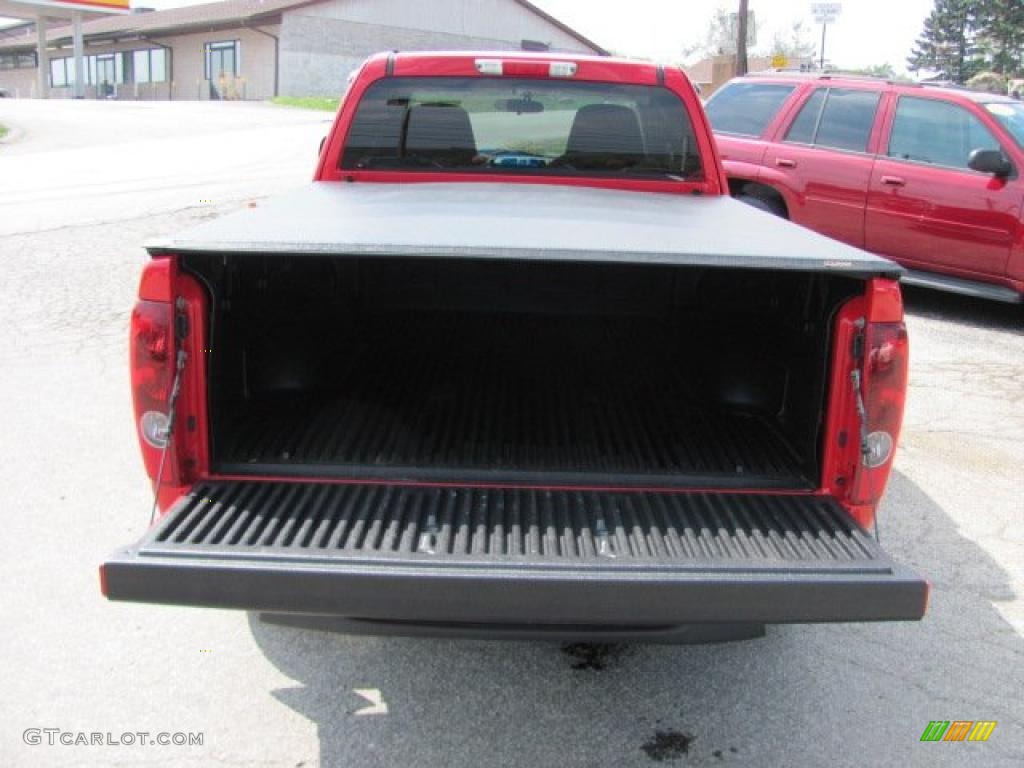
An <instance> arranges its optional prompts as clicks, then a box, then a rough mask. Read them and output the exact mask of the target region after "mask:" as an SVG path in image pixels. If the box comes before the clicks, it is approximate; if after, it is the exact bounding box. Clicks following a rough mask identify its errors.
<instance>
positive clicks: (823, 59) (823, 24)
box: [821, 22, 828, 70]
mask: <svg viewBox="0 0 1024 768" xmlns="http://www.w3.org/2000/svg"><path fill="white" fill-rule="evenodd" d="M826 29H828V22H822V23H821V69H822V70H824V69H825V30H826Z"/></svg>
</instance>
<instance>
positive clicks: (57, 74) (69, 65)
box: [50, 56, 75, 88]
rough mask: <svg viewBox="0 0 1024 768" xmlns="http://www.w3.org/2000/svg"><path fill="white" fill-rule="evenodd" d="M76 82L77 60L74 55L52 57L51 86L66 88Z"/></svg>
mask: <svg viewBox="0 0 1024 768" xmlns="http://www.w3.org/2000/svg"><path fill="white" fill-rule="evenodd" d="M74 83H75V60H74V58H73V57H70V56H69V57H67V58H64V59H50V86H51V87H53V88H66V87H68V86H69V85H74Z"/></svg>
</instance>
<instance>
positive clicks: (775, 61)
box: [772, 53, 789, 69]
mask: <svg viewBox="0 0 1024 768" xmlns="http://www.w3.org/2000/svg"><path fill="white" fill-rule="evenodd" d="M788 66H789V58H788V57H787V56H785V55H784V54H781V53H776V54H775V55H774V56H772V69H785V68H786V67H788Z"/></svg>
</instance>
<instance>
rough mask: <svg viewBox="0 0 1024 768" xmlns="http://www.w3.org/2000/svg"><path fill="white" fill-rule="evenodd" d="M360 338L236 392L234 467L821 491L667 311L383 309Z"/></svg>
mask: <svg viewBox="0 0 1024 768" xmlns="http://www.w3.org/2000/svg"><path fill="white" fill-rule="evenodd" d="M352 335H353V336H354V337H355V339H354V341H353V342H351V343H348V344H343V345H339V352H338V355H343V356H344V358H345V362H344V365H343V367H342V368H341V370H340V371H339V372H338V373H337V374H336V375H334V376H332V377H331V379H330V388H326V387H325V388H319V389H312V390H310V391H295V390H288V391H278V392H269V393H262V394H258V393H257V394H253V396H252V397H250V398H248V399H244V400H238V401H233V410H232V411H231V412H230V413H229V414H228V415H227V416H226V418H225V419H224V421H223V423H222V424H221V426H220V429H219V431H218V434H219V435H220V436H221V439H220V441H219V442H218V443H217V444H216V450H215V453H216V456H217V457H218V459H219V468H220V469H221V470H222V471H225V472H229V473H253V472H259V473H264V474H273V475H279V474H287V475H291V474H295V473H296V471H298V473H299V474H304V475H309V476H317V475H319V476H349V477H351V476H368V475H369V476H374V475H376V476H382V475H385V473H386V476H392V477H394V476H398V477H404V478H420V479H450V478H451V477H452V476H453V475H454V474H457V476H458V477H459V478H461V479H463V480H466V479H469V478H474V479H478V480H488V479H490V480H493V479H496V478H504V479H508V478H510V477H512V476H513V473H514V475H515V476H517V477H518V478H519V479H520V480H528V479H529V477H530V476H531V475H532V476H533V478H534V479H537V478H538V477H540V476H541V473H542V474H543V478H544V480H545V482H553V481H559V480H560V481H564V482H588V481H589V482H619V483H623V482H629V483H646V484H665V483H669V484H678V483H680V482H684V481H685V482H686V483H687V484H689V485H691V486H708V485H714V484H718V485H720V484H722V483H723V482H725V483H727V484H729V485H731V486H733V487H737V486H738V487H770V488H778V487H788V488H810V487H813V482H814V479H813V478H812V477H810V476H808V467H809V466H813V464H812V463H811V462H808V461H807V460H806V458H805V459H804V460H803V461H801V460H800V458H799V457H798V454H797V452H796V451H795V450H794V448H793V447H792V446H791V445H790V443H789V442H788V441H787V438H786V437H785V436H784V435H783V433H782V431H781V430H779V429H778V427H777V426H776V424H775V423H774V422H773V420H772V419H771V418H770V417H765V416H762V415H758V414H755V413H749V412H744V411H742V410H739V409H737V408H730V407H728V406H725V405H719V406H717V407H716V406H711V405H708V403H707V402H706V401H705V400H703V399H702V398H701V396H700V393H699V392H698V383H697V381H696V379H695V377H694V374H693V372H692V368H693V367H694V366H693V365H689V366H687V365H686V364H685V363H684V362H681V361H680V354H679V352H678V347H679V340H678V339H676V338H673V335H672V329H671V327H669V326H667V325H666V324H665V323H662V322H658V321H657V320H655V319H649V318H621V317H616V318H609V317H589V316H583V317H578V316H562V317H558V316H556V317H550V316H538V315H498V314H476V315H472V316H467V315H463V314H457V313H427V312H402V313H382V314H379V315H376V316H374V317H371V318H369V319H368V320H366V321H365V322H364V323H363V324H362V325H361V326H360V328H359V330H358V331H357V332H355V333H353V334H352ZM323 343H327V342H326V341H324V342H323ZM453 350H459V351H461V353H460V354H455V353H454V352H453ZM703 364H706V363H703ZM613 478H614V479H613Z"/></svg>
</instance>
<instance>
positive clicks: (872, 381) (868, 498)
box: [851, 323, 910, 508]
mask: <svg viewBox="0 0 1024 768" xmlns="http://www.w3.org/2000/svg"><path fill="white" fill-rule="evenodd" d="M863 338H864V349H863V357H862V365H861V366H860V379H861V381H860V392H861V396H862V398H863V411H862V414H861V418H860V421H861V429H860V435H859V438H860V439H859V443H860V447H861V458H860V462H859V466H858V469H857V474H856V479H855V481H854V486H853V493H852V498H851V502H852V503H853V504H855V505H857V506H862V507H870V508H873V507H874V506H875V505H876V504H878V501H879V499H880V498H881V496H882V491H884V490H885V486H886V483H887V482H888V479H889V471H890V470H891V468H892V460H893V454H894V453H895V450H896V443H897V441H898V440H899V435H900V426H901V425H902V423H903V405H904V400H905V398H906V392H907V368H908V364H909V352H910V348H909V343H908V341H907V329H906V326H905V325H904V324H903V323H868V324H867V326H866V327H865V329H864V337H863Z"/></svg>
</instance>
